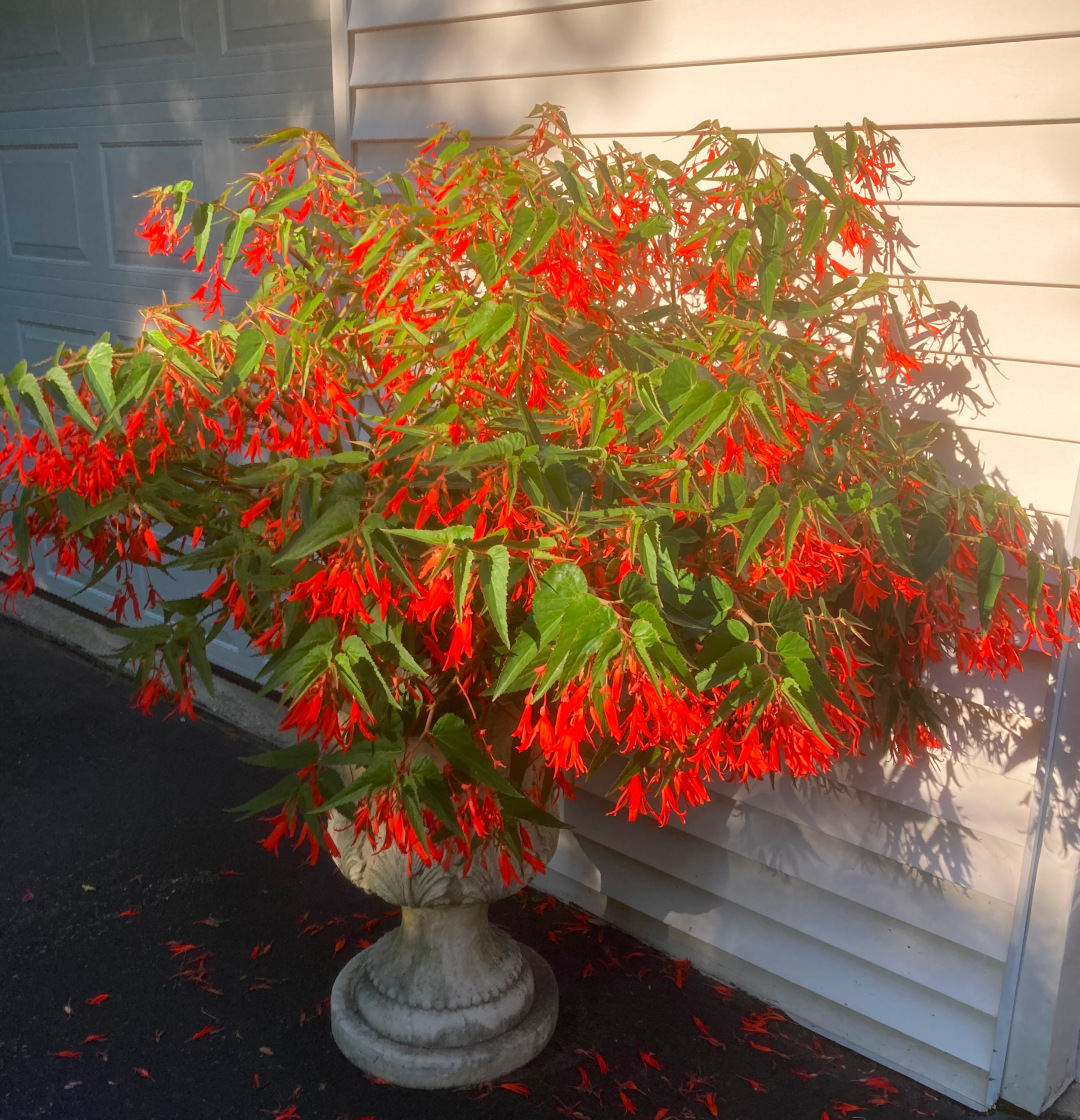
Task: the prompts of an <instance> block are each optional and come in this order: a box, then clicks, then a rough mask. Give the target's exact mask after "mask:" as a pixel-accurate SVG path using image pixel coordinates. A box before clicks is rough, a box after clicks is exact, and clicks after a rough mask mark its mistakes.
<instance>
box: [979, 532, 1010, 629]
mask: <svg viewBox="0 0 1080 1120" xmlns="http://www.w3.org/2000/svg"><path fill="white" fill-rule="evenodd" d="M1004 578H1005V553H1003V552H1002V551H1001V549H1000V548H999V547H998V543H997V541H996V540H994V538H993V537H983V539H982V540H981V541H980V542H979V574H978V598H979V620H980V622H981V623H982V626H983V629H984V630H985V629H986V627H987V626H989V624H990V616H991V614H992V613H993V610H994V604H995V603H996V602H997V597H998V592H999V591H1000V590H1001V583H1002V580H1004Z"/></svg>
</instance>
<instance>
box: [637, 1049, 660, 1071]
mask: <svg viewBox="0 0 1080 1120" xmlns="http://www.w3.org/2000/svg"><path fill="white" fill-rule="evenodd" d="M638 1057H639V1058H640V1059H641V1060H642V1062H643V1063H644V1064H645V1065H647V1066H648V1067H649V1068H650V1069H663V1068H664V1067H663V1066H662V1065H661V1064H660V1063H659V1062H658V1061H657V1060H656V1058H655V1057H654V1056H653V1055H652V1054H649V1053H646V1051H644V1050H639V1051H638Z"/></svg>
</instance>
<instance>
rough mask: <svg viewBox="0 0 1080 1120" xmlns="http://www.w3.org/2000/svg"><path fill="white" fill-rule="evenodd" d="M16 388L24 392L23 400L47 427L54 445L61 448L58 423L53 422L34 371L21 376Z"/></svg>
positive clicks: (41, 423)
mask: <svg viewBox="0 0 1080 1120" xmlns="http://www.w3.org/2000/svg"><path fill="white" fill-rule="evenodd" d="M15 388H16V389H18V390H19V392H20V393H21V394H22V397H23V400H24V401H25V402H26V403H27V404H28V405H29V406H30V411H31V412H33V414H34V416H35V417H36V418H37V422H38V423H39V424H40V425H41V426H42V427H43V428H44V429H45V432H46V434H47V435H48V437H49V439H50V440H51V441H52V444H53V446H54V447H56V448H57V449H59V447H60V440H59V438H58V437H57V434H56V425H55V424H54V423H53V418H52V413H51V412H50V411H49V406H48V404H47V403H46V401H45V398H44V396H42V393H41V386H40V385H39V384H38V380H37V378H36V377H35V376H34V375H33V374H32V373H24V374H23V375H22V377H20V378H19V380H18V382H17V383H16V385H15Z"/></svg>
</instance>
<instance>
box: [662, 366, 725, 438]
mask: <svg viewBox="0 0 1080 1120" xmlns="http://www.w3.org/2000/svg"><path fill="white" fill-rule="evenodd" d="M721 394H722V395H723V396H725V397H726V398H727V400H728V401H730V402H732V408H734V401H733V398H732V396H731V394H730V393H726V392H724V391H723V390H721V389H720V387H719V386H718V385H717V384H716V383H715V382H709V381H699V382H697V384H696V385H694V387H693V389H691V390H690V392H689V393H688V394H687V395H686V397H685V398H684V399H683V402H682V404H681V405H680V406H679V407H678V409H677V410H676V412H675V415H674V416H672V418H671V419H670V420H669V421H668V423H667V426H666V427H665V428H664V431H663V433H662V434H661V437H660V443H661V445H664V444H669V443H671V444H673V443H674V442H675V440H677V439H678V438H679V436H681V435H682V434H683V432H685V431H686V429H687V428H690V427H693V425H694V424H696V423H697V422H698V421H699V420H701V419H702V418H703V417H704V416H706V415H707V414H709V413H710V412H712V411H713V410H714V409H715V405H716V398H717V397H718V396H720V395H721Z"/></svg>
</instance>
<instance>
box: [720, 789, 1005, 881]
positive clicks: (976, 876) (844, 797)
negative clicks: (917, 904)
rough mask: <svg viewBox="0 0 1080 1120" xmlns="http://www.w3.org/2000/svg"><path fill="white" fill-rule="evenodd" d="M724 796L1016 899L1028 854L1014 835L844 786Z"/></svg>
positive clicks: (730, 792) (864, 849) (940, 875)
mask: <svg viewBox="0 0 1080 1120" xmlns="http://www.w3.org/2000/svg"><path fill="white" fill-rule="evenodd" d="M725 792H726V793H727V795H728V796H729V797H730V799H731V800H732V801H734V802H735V803H736V804H738V805H740V806H741V807H743V808H744V810H745V809H747V808H749V809H751V810H753V811H755V812H758V813H768V814H770V816H780V817H783V818H784V819H785V820H787V821H792V822H795V823H797V824H798V825H800V826H801V827H802V828H804V829H811V830H813V831H814V832H816V833H820V834H821V835H822V836H829V837H831V838H832V839H834V840H838V841H841V842H842V843H845V844H849V845H851V846H852V848H855V849H858V851H859V853H860V857H861V856H862V854H863V853H870V852H872V853H873V854H875V855H877V856H881V857H882V858H884V859H890V860H895V861H896V862H897V863H900V864H902V865H903V866H905V867H911V868H916V869H918V870H919V871H922V872H924V873H925V874H927V875H932V876H934V877H935V878H938V879H943V880H945V881H947V882H951V883H954V884H957V885H959V886H963V887H970V888H971V889H972V890H976V891H978V892H979V893H980V894H984V895H988V896H989V897H990V898H996V899H998V900H999V901H1001V902H1005V903H1011V902H1012V901H1013V899H1014V898H1015V897H1016V888H1017V884H1018V882H1019V877H1020V862H1021V858H1022V855H1023V849H1022V848H1021V847H1020V846H1019V845H1018V843H1017V841H1016V838H1015V836H1012V837H1010V838H1009V839H1003V838H1001V837H1000V836H997V835H991V834H989V833H980V832H979V831H977V830H976V829H975V828H974V827H972V825H971V824H970V823H968V822H964V823H959V822H957V821H955V820H951V819H947V818H943V817H936V816H931V815H929V814H928V813H927V811H926V810H925V809H923V808H916V807H911V806H909V805H906V804H904V803H903V802H900V801H892V802H891V803H889V804H883V803H882V799H881V798H880V797H878V796H876V795H875V794H873V793H870V792H867V791H865V790H859V789H854V788H852V787H850V786H845V785H843V784H841V783H840V782H839V781H834V782H830V783H827V784H826V783H820V782H799V783H797V784H796V783H793V782H790V781H787V780H779V781H777V782H776V784H775V787H773V786H772V785H765V784H763V783H761V782H748V783H746V784H745V785H743V784H733V785H731V786H730V787H728V789H727V790H726V791H725ZM956 815H958V814H956V813H954V814H953V816H956ZM764 824H765V826H766V827H767V824H768V821H765V822H764ZM1025 824H1026V821H1025ZM1021 839H1022V837H1021ZM849 858H850V857H849Z"/></svg>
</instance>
